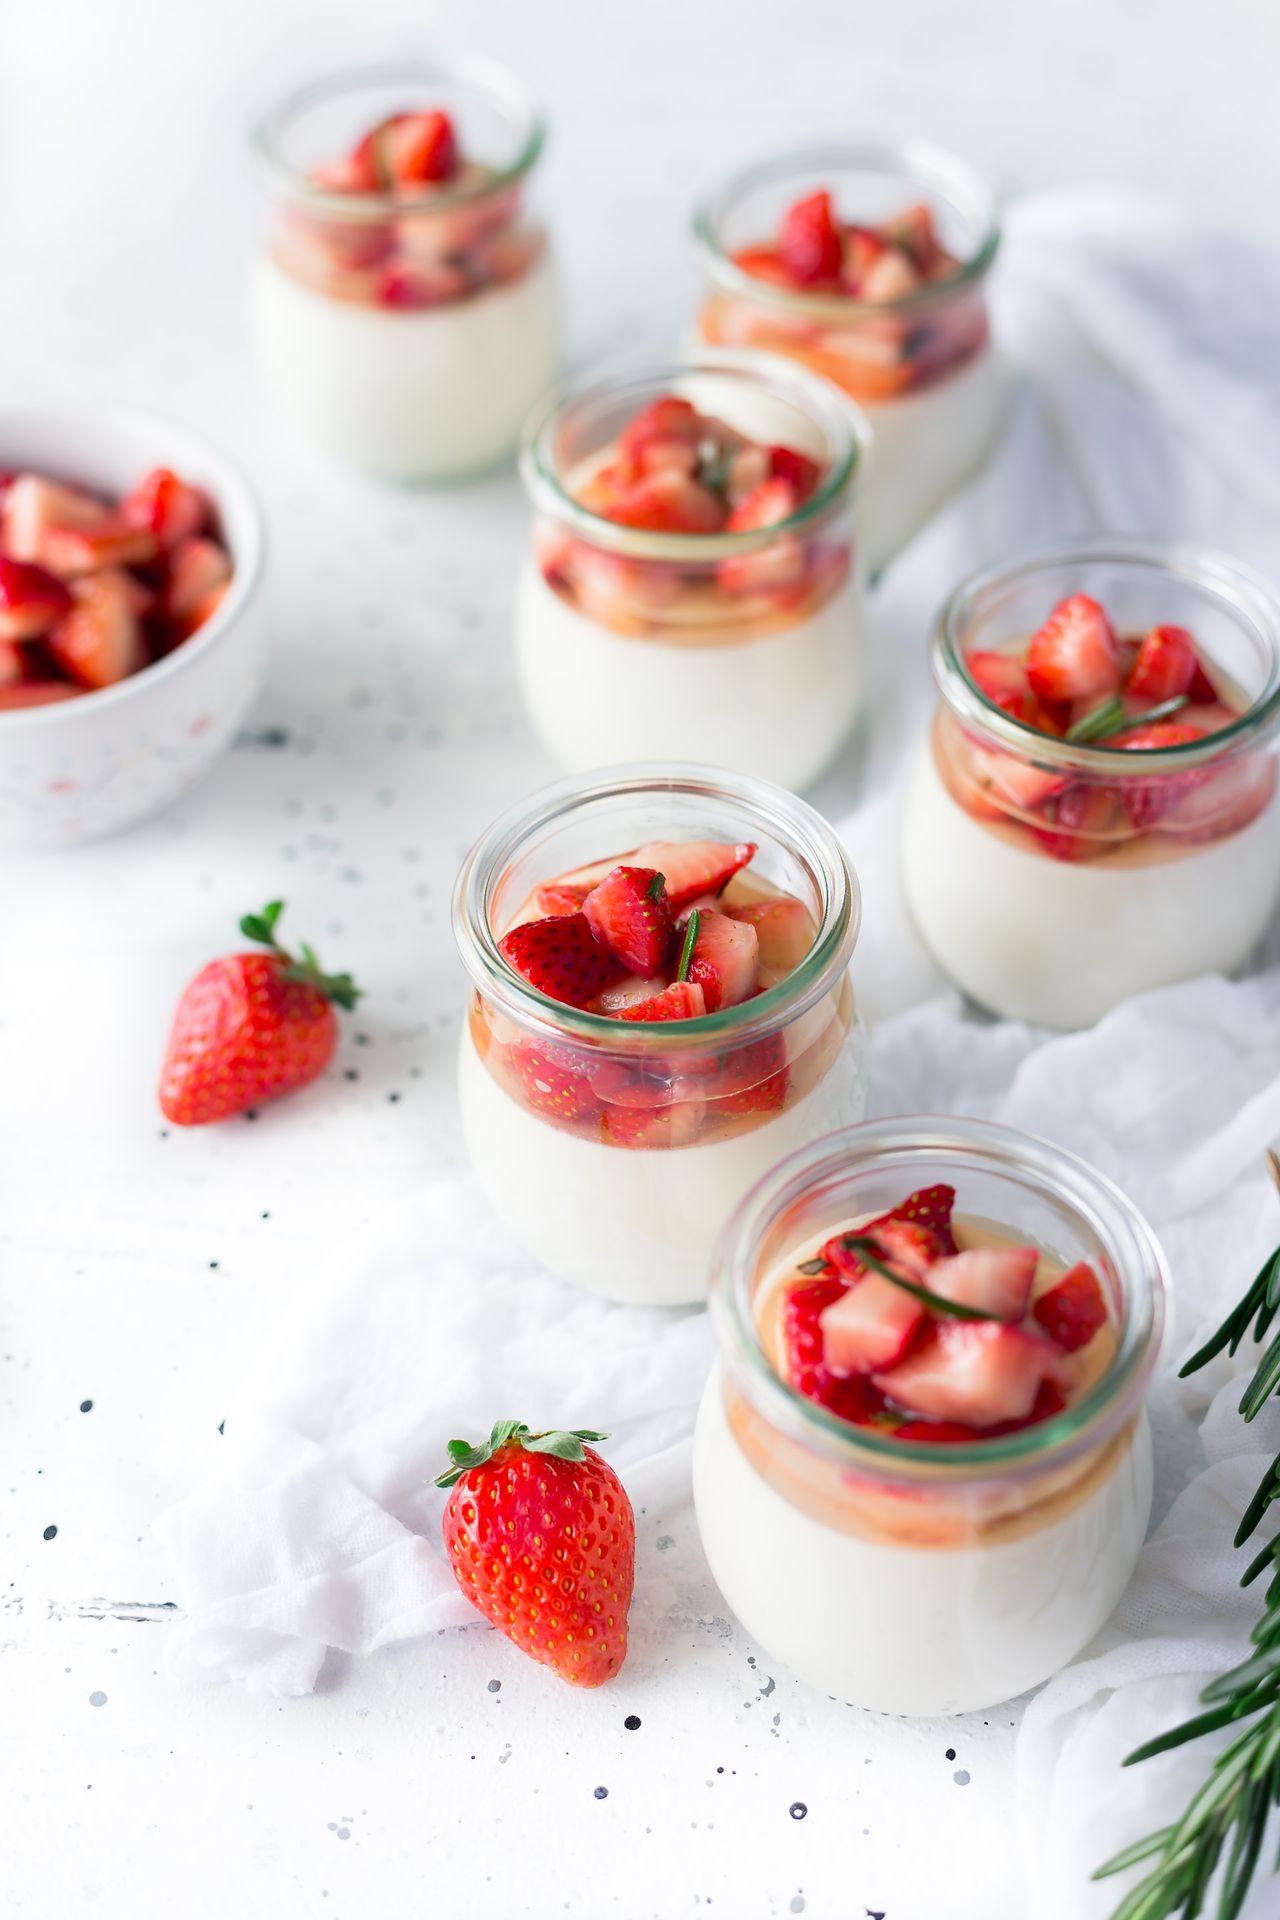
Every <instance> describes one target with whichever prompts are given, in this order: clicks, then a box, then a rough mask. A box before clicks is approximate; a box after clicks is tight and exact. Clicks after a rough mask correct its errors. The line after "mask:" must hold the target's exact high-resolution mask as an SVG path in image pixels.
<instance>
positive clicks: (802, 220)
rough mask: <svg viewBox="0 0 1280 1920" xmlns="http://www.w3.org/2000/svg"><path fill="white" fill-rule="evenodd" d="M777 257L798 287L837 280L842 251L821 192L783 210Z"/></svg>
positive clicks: (828, 197)
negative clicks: (784, 211)
mask: <svg viewBox="0 0 1280 1920" xmlns="http://www.w3.org/2000/svg"><path fill="white" fill-rule="evenodd" d="M778 254H779V257H780V259H781V261H782V264H783V266H784V267H785V268H786V270H787V272H788V273H789V274H790V275H791V278H792V279H793V280H794V281H795V282H796V283H797V285H799V286H802V287H808V286H816V285H818V284H820V283H821V282H822V281H824V280H838V279H839V277H840V266H841V261H842V259H843V255H844V249H843V247H842V245H841V242H840V229H839V228H838V227H837V225H836V221H835V215H834V213H833V211H832V206H831V195H830V194H829V193H828V192H826V191H825V189H824V190H821V191H819V192H818V193H811V194H809V195H807V197H806V198H805V199H803V200H797V201H796V203H795V205H794V206H793V207H789V208H788V209H787V212H786V213H785V214H784V215H783V220H782V226H781V229H780V231H779V234H778Z"/></svg>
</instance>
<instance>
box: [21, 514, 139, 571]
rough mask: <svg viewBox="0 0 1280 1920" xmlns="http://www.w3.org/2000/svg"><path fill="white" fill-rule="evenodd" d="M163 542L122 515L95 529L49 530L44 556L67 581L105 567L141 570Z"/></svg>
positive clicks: (101, 522) (97, 524)
mask: <svg viewBox="0 0 1280 1920" xmlns="http://www.w3.org/2000/svg"><path fill="white" fill-rule="evenodd" d="M158 551H159V542H158V541H157V539H156V536H155V534H154V533H152V531H151V529H150V528H149V527H135V526H131V525H130V524H129V522H128V521H127V520H124V519H122V518H121V517H120V515H119V514H111V515H108V516H107V517H106V518H104V519H101V520H97V521H95V522H94V524H93V526H91V527H61V526H55V527H47V528H46V529H45V532H44V536H43V538H42V539H41V542H40V553H41V557H42V559H43V560H44V563H45V565H46V566H47V567H48V568H49V570H50V572H51V573H56V574H59V575H60V576H61V578H62V579H64V580H74V579H77V578H78V577H79V576H80V575H81V574H84V573H98V572H100V571H101V570H102V568H103V567H139V566H145V565H146V563H147V562H148V561H149V560H154V559H155V557H156V554H157V552H158Z"/></svg>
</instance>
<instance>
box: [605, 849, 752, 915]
mask: <svg viewBox="0 0 1280 1920" xmlns="http://www.w3.org/2000/svg"><path fill="white" fill-rule="evenodd" d="M755 851H756V849H755V843H754V842H753V841H747V840H744V841H740V842H739V843H738V845H737V846H730V845H729V844H728V843H727V842H724V841H719V840H685V841H675V840H651V841H649V842H648V844H647V845H646V846H643V847H637V849H636V851H635V853H634V854H633V855H632V859H633V861H634V863H635V865H636V866H638V867H656V868H657V870H658V872H659V873H660V874H662V875H663V876H664V877H665V879H666V882H667V898H668V900H669V901H670V902H671V911H672V912H673V913H679V912H680V911H681V910H682V908H684V907H688V906H691V905H692V904H693V902H694V901H695V900H698V899H700V898H701V897H702V895H704V894H708V895H710V894H718V893H721V892H722V891H723V890H724V888H725V887H727V886H728V884H729V882H730V880H732V878H733V876H734V874H735V873H737V872H738V870H739V869H740V868H741V867H745V866H746V865H747V863H748V861H749V860H752V859H754V857H755Z"/></svg>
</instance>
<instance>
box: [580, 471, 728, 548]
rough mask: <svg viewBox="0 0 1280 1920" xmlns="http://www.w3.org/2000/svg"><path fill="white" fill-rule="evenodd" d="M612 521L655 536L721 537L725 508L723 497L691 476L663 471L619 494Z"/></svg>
mask: <svg viewBox="0 0 1280 1920" xmlns="http://www.w3.org/2000/svg"><path fill="white" fill-rule="evenodd" d="M608 518H609V519H610V520H614V521H616V522H617V524H618V525H619V526H622V527H645V528H647V529H648V530H649V531H650V532H651V533H719V532H720V530H721V528H722V527H723V526H724V524H725V505H724V501H723V500H722V499H721V497H720V496H719V494H715V493H712V491H711V489H710V488H709V487H704V486H702V485H701V484H700V483H699V482H698V481H697V480H692V479H690V478H689V476H688V475H687V474H683V473H680V472H677V471H675V470H674V469H671V468H662V469H659V470H658V471H657V472H655V473H647V474H645V475H644V477H643V478H642V479H640V480H637V481H636V482H635V484H634V485H633V486H629V487H626V488H625V489H620V490H619V491H617V492H616V493H615V495H614V497H613V500H612V503H611V505H610V507H609V512H608Z"/></svg>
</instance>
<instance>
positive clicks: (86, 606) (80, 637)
mask: <svg viewBox="0 0 1280 1920" xmlns="http://www.w3.org/2000/svg"><path fill="white" fill-rule="evenodd" d="M133 589H134V583H133V581H131V580H130V578H129V576H128V574H126V573H120V572H118V571H116V570H115V569H113V568H110V567H109V568H107V569H105V570H104V571H103V572H102V573H91V574H88V575H86V576H85V578H84V579H83V580H76V581H74V582H73V584H72V587H71V596H72V600H73V605H72V608H71V611H70V613H65V614H63V616H62V618H61V620H59V622H58V624H57V625H56V626H55V627H54V628H53V629H52V631H51V632H50V634H49V636H48V641H47V645H48V648H49V652H50V654H51V655H52V656H53V658H54V659H55V660H56V661H57V663H58V665H59V666H60V667H61V668H62V671H63V672H64V673H65V674H67V675H68V677H69V678H70V679H72V680H74V681H75V682H76V683H77V685H79V686H82V687H90V688H95V687H110V686H114V685H115V683H116V682H117V681H118V680H124V679H127V677H128V676H129V674H131V673H136V672H137V671H138V669H139V668H140V667H145V666H146V664H147V649H146V647H145V645H144V644H143V639H142V631H141V629H140V627H139V625H138V616H137V613H136V612H135V610H134V598H133Z"/></svg>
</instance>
